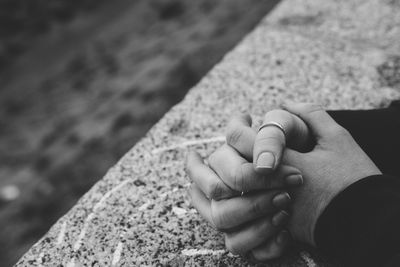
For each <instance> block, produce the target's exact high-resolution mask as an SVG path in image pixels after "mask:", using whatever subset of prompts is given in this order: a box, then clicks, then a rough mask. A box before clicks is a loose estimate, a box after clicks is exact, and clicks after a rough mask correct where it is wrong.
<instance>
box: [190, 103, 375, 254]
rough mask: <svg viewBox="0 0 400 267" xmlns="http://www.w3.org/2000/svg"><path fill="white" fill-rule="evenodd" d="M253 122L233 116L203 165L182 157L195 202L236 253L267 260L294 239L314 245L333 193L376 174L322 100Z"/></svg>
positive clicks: (198, 160)
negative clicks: (259, 123) (320, 103)
mask: <svg viewBox="0 0 400 267" xmlns="http://www.w3.org/2000/svg"><path fill="white" fill-rule="evenodd" d="M271 122H274V123H277V124H278V125H281V126H282V128H283V130H284V131H283V130H282V129H280V127H275V126H274V125H271ZM251 123H252V122H251V117H250V116H249V115H241V116H237V117H234V118H233V119H232V120H231V121H230V123H229V125H228V132H227V136H226V141H227V142H226V144H224V145H223V146H221V147H220V148H219V149H217V150H216V151H215V152H213V153H212V154H211V155H210V156H209V157H208V160H207V161H208V164H206V163H205V162H204V161H203V159H202V158H201V157H200V156H199V154H198V153H196V152H190V153H189V154H188V157H187V162H186V169H187V172H188V175H189V177H190V178H191V179H192V181H193V183H192V185H191V187H190V190H189V194H190V196H191V198H192V204H193V206H194V207H195V208H196V209H197V210H198V212H199V213H200V215H201V216H202V217H204V218H205V219H206V220H207V221H208V222H209V223H210V224H211V225H212V226H213V227H214V228H215V229H217V230H219V231H221V232H223V233H224V235H225V245H226V248H227V249H228V250H229V251H231V252H232V253H234V254H240V255H246V256H249V257H251V258H252V259H254V260H257V261H267V260H271V259H274V258H277V257H280V256H281V255H283V254H284V252H285V249H286V248H287V247H288V246H289V245H290V243H291V242H290V241H291V240H292V239H294V240H297V241H300V242H304V243H307V244H309V245H314V246H315V241H314V229H315V225H316V223H317V220H318V217H319V216H320V215H321V214H322V212H323V210H324V209H325V208H326V206H327V205H328V204H329V202H330V201H331V200H332V199H333V198H334V197H335V195H337V194H338V193H339V192H341V191H342V190H344V189H345V188H346V187H347V186H349V185H350V184H352V183H354V182H356V181H357V180H359V179H362V178H364V177H367V176H369V175H375V174H380V173H381V172H380V171H379V169H378V168H377V167H376V166H375V164H374V163H373V162H372V161H371V159H369V157H368V156H367V155H366V154H365V153H364V151H363V150H362V149H361V148H360V147H359V146H358V144H357V143H356V142H355V141H354V139H353V138H352V137H351V135H350V134H349V133H348V131H347V130H346V129H344V128H343V127H341V126H340V125H338V124H337V123H336V122H335V121H334V120H333V119H332V118H331V117H330V116H329V115H328V113H326V112H325V111H324V110H323V109H322V108H321V106H318V105H313V104H301V103H300V104H291V105H289V106H286V107H285V109H284V110H273V111H270V112H268V113H267V114H266V115H265V117H264V124H267V127H263V128H262V129H261V130H260V131H259V132H257V131H256V130H254V129H253V128H251Z"/></svg>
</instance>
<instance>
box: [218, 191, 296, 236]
mask: <svg viewBox="0 0 400 267" xmlns="http://www.w3.org/2000/svg"><path fill="white" fill-rule="evenodd" d="M290 203H291V198H290V196H289V194H288V193H286V192H278V191H261V192H257V193H252V194H247V195H243V196H241V197H235V198H231V199H223V200H220V201H211V216H212V221H213V222H214V224H215V226H216V227H217V229H220V230H227V229H232V228H234V227H237V226H240V225H242V224H244V223H246V222H249V221H252V220H254V219H257V218H260V217H262V216H264V215H266V214H271V213H275V212H277V211H278V210H282V209H286V208H288V206H289V204H290Z"/></svg>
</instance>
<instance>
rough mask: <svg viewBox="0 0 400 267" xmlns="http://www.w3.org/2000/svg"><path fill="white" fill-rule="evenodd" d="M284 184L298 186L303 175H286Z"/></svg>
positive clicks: (301, 182)
mask: <svg viewBox="0 0 400 267" xmlns="http://www.w3.org/2000/svg"><path fill="white" fill-rule="evenodd" d="M286 184H287V185H289V186H298V185H302V184H303V176H301V174H294V175H289V176H288V177H286Z"/></svg>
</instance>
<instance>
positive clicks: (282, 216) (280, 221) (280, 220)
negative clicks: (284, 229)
mask: <svg viewBox="0 0 400 267" xmlns="http://www.w3.org/2000/svg"><path fill="white" fill-rule="evenodd" d="M288 219H289V213H287V212H286V211H284V210H281V211H280V212H278V213H277V214H275V215H274V217H272V224H273V225H274V226H282V225H285V224H286V223H287V221H288Z"/></svg>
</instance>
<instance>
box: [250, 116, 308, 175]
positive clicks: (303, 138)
mask: <svg viewBox="0 0 400 267" xmlns="http://www.w3.org/2000/svg"><path fill="white" fill-rule="evenodd" d="M308 139H309V134H308V128H307V125H306V124H305V123H304V122H303V121H302V120H301V119H300V118H299V117H297V116H295V115H293V114H291V113H290V112H287V111H285V110H272V111H270V112H268V113H267V114H266V115H265V117H264V122H263V124H262V126H261V127H260V130H259V132H258V133H257V136H256V138H255V142H254V148H253V163H254V166H255V170H256V172H258V173H261V174H268V173H271V172H272V171H273V170H275V169H276V167H277V166H278V165H279V163H280V161H281V158H282V153H283V150H284V149H285V147H286V142H288V143H289V144H291V145H292V146H291V147H293V148H295V149H299V150H301V147H305V146H306V145H307V143H308Z"/></svg>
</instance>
